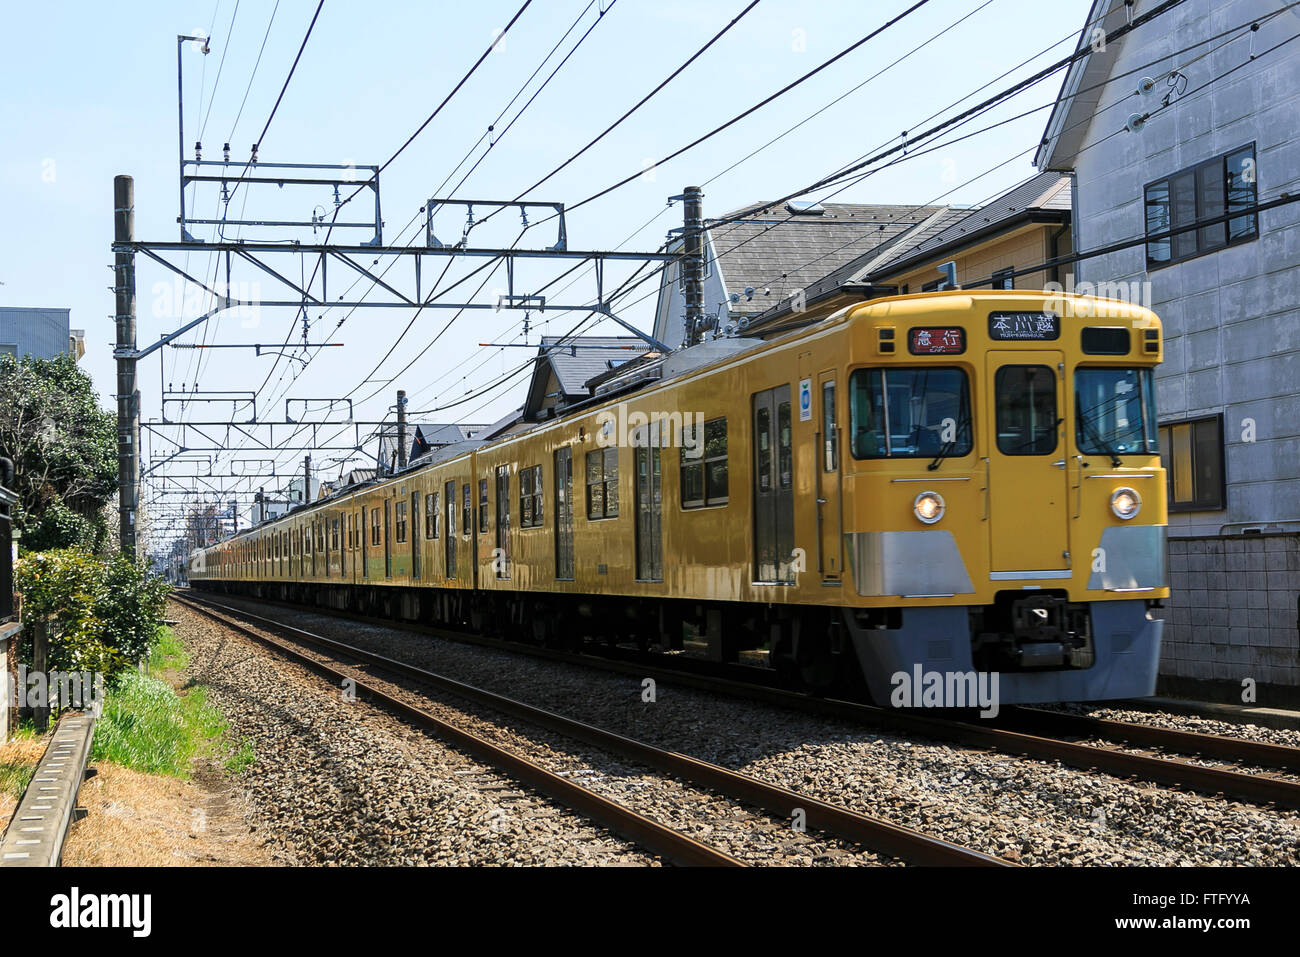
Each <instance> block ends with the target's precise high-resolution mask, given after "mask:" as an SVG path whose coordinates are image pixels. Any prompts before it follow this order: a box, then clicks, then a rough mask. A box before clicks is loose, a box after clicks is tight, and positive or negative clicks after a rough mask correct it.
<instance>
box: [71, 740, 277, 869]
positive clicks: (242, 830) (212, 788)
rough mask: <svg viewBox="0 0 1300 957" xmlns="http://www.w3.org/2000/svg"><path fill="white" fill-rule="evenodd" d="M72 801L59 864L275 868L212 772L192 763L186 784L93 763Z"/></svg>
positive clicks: (234, 800)
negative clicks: (75, 810) (76, 812)
mask: <svg viewBox="0 0 1300 957" xmlns="http://www.w3.org/2000/svg"><path fill="white" fill-rule="evenodd" d="M96 767H97V768H98V769H99V774H97V775H95V777H93V778H91V779H90V780H88V781H86V782H85V783H83V784H82V786H81V794H80V797H79V800H78V803H79V804H80V805H81V806H82V807H85V808H86V809H87V810H89V811H90V814H89V815H88V816H87V817H86V818H85V819H84V820H82V821H79V822H77V823H76V824H74V825H73V826H72V831H71V833H69V835H68V841H67V843H66V844H65V845H64V849H63V863H64V865H66V866H74V867H76V866H80V867H135V866H144V867H165V866H209V865H226V866H256V865H266V864H274V863H276V862H275V860H274V859H272V857H271V854H270V852H269V851H268V850H267V849H266V848H265V847H263V846H262V843H261V841H260V840H258V839H257V836H256V835H255V834H253V833H252V832H250V831H249V829H248V825H247V824H246V823H244V818H243V814H242V813H241V811H242V809H241V807H240V806H239V799H238V797H237V796H236V794H235V793H234V792H233V791H232V790H231V789H230V788H229V787H228V786H227V784H226V782H225V781H224V780H223V776H222V774H221V771H220V769H219V767H218V768H216V769H211V768H208V767H205V766H204V763H203V762H199V763H196V765H195V773H194V777H193V778H192V779H190V780H182V779H180V778H174V777H167V776H164V775H157V774H142V773H141V772H139V771H132V770H130V769H129V768H123V767H120V766H118V765H114V764H109V763H106V762H105V763H101V764H98V765H96Z"/></svg>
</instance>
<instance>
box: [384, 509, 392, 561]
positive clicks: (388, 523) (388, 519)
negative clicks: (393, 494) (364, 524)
mask: <svg viewBox="0 0 1300 957" xmlns="http://www.w3.org/2000/svg"><path fill="white" fill-rule="evenodd" d="M392 542H393V500H392V499H391V498H386V499H384V577H385V578H392V577H393V547H392Z"/></svg>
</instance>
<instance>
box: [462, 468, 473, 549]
mask: <svg viewBox="0 0 1300 957" xmlns="http://www.w3.org/2000/svg"><path fill="white" fill-rule="evenodd" d="M461 488H462V489H464V494H463V495H462V496H461V498H462V504H461V510H460V532H461V534H462V535H464V536H465V537H467V538H468V537H469V535H470V534H471V533H472V532H473V531H474V501H473V495H474V492H473V491H472V490H471V489H470V487H469V483H468V482H466V483H465V484H464V485H462V486H461Z"/></svg>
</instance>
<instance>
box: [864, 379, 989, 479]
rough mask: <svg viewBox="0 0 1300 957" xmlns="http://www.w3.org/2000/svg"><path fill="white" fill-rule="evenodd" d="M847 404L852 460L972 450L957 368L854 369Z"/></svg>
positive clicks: (966, 400) (966, 399)
mask: <svg viewBox="0 0 1300 957" xmlns="http://www.w3.org/2000/svg"><path fill="white" fill-rule="evenodd" d="M849 406H850V408H849V419H850V428H851V430H852V434H853V443H852V449H853V457H854V458H857V459H872V458H885V457H890V458H919V457H933V456H936V455H939V454H940V453H943V454H944V456H945V457H947V456H961V455H967V454H969V453H970V451H971V444H972V443H971V418H970V386H969V384H968V382H967V379H966V373H965V372H963V371H962V370H961V369H950V368H934V367H926V368H921V369H906V368H904V369H858V370H857V371H856V372H854V373H853V376H852V378H851V379H850V380H849Z"/></svg>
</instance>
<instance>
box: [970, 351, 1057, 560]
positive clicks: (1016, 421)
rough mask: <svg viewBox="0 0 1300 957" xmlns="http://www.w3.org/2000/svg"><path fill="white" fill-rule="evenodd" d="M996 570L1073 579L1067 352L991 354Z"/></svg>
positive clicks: (989, 414)
mask: <svg viewBox="0 0 1300 957" xmlns="http://www.w3.org/2000/svg"><path fill="white" fill-rule="evenodd" d="M985 361H986V380H985V381H986V382H987V383H989V384H990V385H991V386H992V388H986V389H985V393H986V394H987V395H988V399H987V402H988V409H987V421H990V422H992V423H993V426H994V433H993V441H992V442H991V443H990V444H989V465H988V497H989V516H988V517H989V523H988V525H989V536H990V539H989V543H990V551H991V554H990V556H989V557H990V565H989V568H990V570H991V571H990V577H991V578H992V579H993V580H994V581H999V580H1001V581H1015V580H1019V579H1025V578H1053V577H1057V578H1068V577H1069V575H1070V572H1069V568H1070V542H1069V515H1068V504H1067V501H1068V491H1069V479H1068V475H1067V470H1066V456H1065V449H1066V445H1065V439H1064V435H1065V433H1064V432H1063V430H1062V428H1061V423H1062V422H1063V421H1064V418H1065V355H1064V354H1063V353H1061V352H1057V351H1046V350H1044V351H1033V352H1029V351H1025V352H1019V351H1016V352H1011V351H1006V352H990V353H989V354H988V356H987V358H986V360H985Z"/></svg>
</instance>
